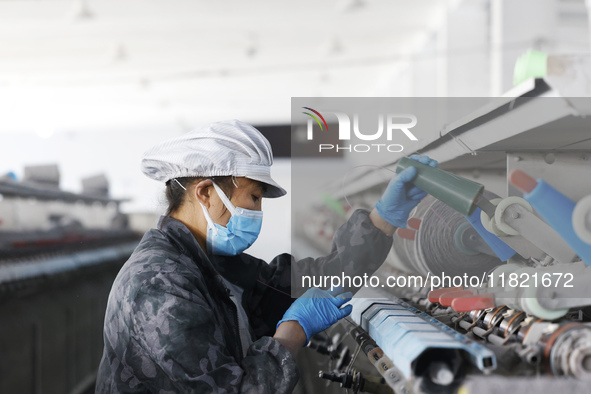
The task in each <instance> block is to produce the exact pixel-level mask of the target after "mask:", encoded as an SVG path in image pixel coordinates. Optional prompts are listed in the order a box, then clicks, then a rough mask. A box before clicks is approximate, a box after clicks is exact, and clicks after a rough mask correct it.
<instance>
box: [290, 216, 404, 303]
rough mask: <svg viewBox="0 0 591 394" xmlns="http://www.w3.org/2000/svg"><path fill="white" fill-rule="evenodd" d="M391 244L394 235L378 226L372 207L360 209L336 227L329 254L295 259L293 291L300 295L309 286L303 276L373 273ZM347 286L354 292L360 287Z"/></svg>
mask: <svg viewBox="0 0 591 394" xmlns="http://www.w3.org/2000/svg"><path fill="white" fill-rule="evenodd" d="M391 248H392V236H388V235H386V234H384V233H383V232H382V231H381V230H380V229H378V228H377V227H376V226H374V224H373V223H372V221H371V219H370V218H369V211H367V210H363V209H358V210H356V211H355V212H354V213H353V215H352V216H351V217H350V218H349V220H348V221H347V222H345V223H344V224H343V225H342V226H341V227H339V228H338V230H337V231H336V233H335V236H334V238H333V240H332V249H331V252H330V253H329V254H328V255H327V256H324V257H319V258H316V259H313V258H305V259H302V260H298V261H292V264H291V288H292V295H294V296H299V295H301V294H302V293H303V292H304V291H306V290H307V288H309V286H306V287H304V286H302V277H303V276H309V277H311V278H312V279H314V277H315V278H316V280H317V283H318V282H319V279H320V277H321V276H338V277H339V278H342V277H343V275H346V276H349V277H353V276H363V275H364V274H367V275H371V274H373V273H374V272H375V271H376V270H377V269H378V268H379V267H380V266H381V265H382V263H383V262H384V261H385V260H386V257H387V256H388V252H389V251H390V249H391ZM306 284H307V283H306ZM343 287H345V288H346V289H347V290H349V291H352V292H355V291H357V290H358V289H359V287H356V286H353V285H351V286H348V285H344V286H343Z"/></svg>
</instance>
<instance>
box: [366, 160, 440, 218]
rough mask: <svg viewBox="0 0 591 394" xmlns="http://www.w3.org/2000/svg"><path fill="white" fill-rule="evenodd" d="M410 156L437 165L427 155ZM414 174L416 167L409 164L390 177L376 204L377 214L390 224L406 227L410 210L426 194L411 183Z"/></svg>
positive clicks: (432, 165)
mask: <svg viewBox="0 0 591 394" xmlns="http://www.w3.org/2000/svg"><path fill="white" fill-rule="evenodd" d="M410 158H411V159H413V160H415V161H418V162H419V163H422V164H426V165H429V166H431V167H437V165H438V164H439V163H437V161H436V160H433V159H431V158H429V157H428V156H421V155H412V156H411V157H410ZM416 175H417V169H416V168H415V167H412V166H410V167H408V168H406V169H405V170H404V171H402V172H401V173H400V174H398V175H397V176H395V177H394V178H392V180H391V181H390V183H389V184H388V187H387V188H386V191H384V194H383V195H382V198H381V199H380V201H378V203H377V204H376V211H378V215H380V217H381V218H382V219H384V220H385V221H387V222H388V223H390V224H391V225H392V226H395V227H403V228H404V227H406V221H407V220H408V216H409V215H410V212H411V211H412V210H413V208H414V207H416V206H417V205H418V203H419V202H420V201H421V200H422V199H423V198H424V197H425V196H426V195H427V193H425V192H424V191H423V190H421V189H420V188H419V187H417V186H414V185H413V184H412V180H413V179H414V178H415V177H416Z"/></svg>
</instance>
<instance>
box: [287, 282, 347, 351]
mask: <svg viewBox="0 0 591 394" xmlns="http://www.w3.org/2000/svg"><path fill="white" fill-rule="evenodd" d="M339 292H342V289H341V290H340V291H337V292H336V293H339ZM333 293H335V292H333ZM352 296H353V294H351V293H350V292H346V293H342V294H339V295H337V296H333V295H332V294H331V292H330V291H327V290H320V289H318V288H316V287H313V288H311V289H309V290H308V291H306V292H305V293H304V294H302V296H301V297H300V298H298V299H297V300H295V301H294V302H293V304H291V306H290V307H289V309H288V310H287V311H286V312H285V314H284V315H283V318H282V319H281V320H280V321H279V323H277V327H279V325H280V324H281V323H283V322H286V321H290V320H295V321H297V322H298V323H300V326H302V328H303V330H304V332H305V333H306V344H308V342H309V341H310V338H311V337H312V336H313V335H315V334H318V333H319V332H321V331H324V330H326V329H327V328H328V327H330V326H332V325H333V324H335V323H336V322H337V321H338V320H339V319H342V318H343V317H345V316H348V315H349V314H350V313H351V311H352V310H353V306H351V305H347V306H345V307H344V308H343V309H340V307H341V306H343V304H345V303H346V302H347V301H349V300H350V299H351V297H352Z"/></svg>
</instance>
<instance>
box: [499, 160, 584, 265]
mask: <svg viewBox="0 0 591 394" xmlns="http://www.w3.org/2000/svg"><path fill="white" fill-rule="evenodd" d="M532 179H533V178H531V177H530V176H529V175H527V174H526V173H524V172H523V171H521V170H515V171H514V172H513V173H512V174H511V176H510V181H511V183H513V185H514V186H515V187H517V188H519V189H521V190H523V191H525V192H526V193H525V194H524V195H523V198H525V199H526V200H527V202H529V203H530V204H531V205H532V206H533V207H534V209H535V210H536V211H537V212H538V213H539V214H540V216H542V218H543V219H544V220H545V221H546V223H548V224H549V225H550V226H552V227H553V228H554V230H556V232H557V233H558V234H560V236H561V237H562V238H563V239H564V240H565V241H566V242H567V243H568V244H569V245H570V247H571V248H573V250H574V251H575V253H577V254H578V255H579V257H580V258H581V259H582V260H583V261H584V262H585V263H587V265H591V245H590V244H588V243H586V242H583V241H582V240H581V238H579V236H578V235H577V234H576V233H575V230H574V228H573V222H572V217H573V211H574V209H575V202H574V201H573V200H571V199H570V198H568V197H566V196H565V195H564V194H562V193H560V192H559V191H558V190H556V189H554V188H553V187H552V186H550V185H549V184H548V183H546V182H544V180H543V179H537V180H536V182H537V184H536V185H535V187H534V188H533V189H532V188H531V186H532V185H533V182H532Z"/></svg>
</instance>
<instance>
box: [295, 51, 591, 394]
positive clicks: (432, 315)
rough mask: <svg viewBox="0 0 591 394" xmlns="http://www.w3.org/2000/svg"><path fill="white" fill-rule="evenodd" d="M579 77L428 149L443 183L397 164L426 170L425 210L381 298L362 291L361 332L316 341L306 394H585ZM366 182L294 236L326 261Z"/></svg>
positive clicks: (584, 130) (561, 79) (375, 184)
mask: <svg viewBox="0 0 591 394" xmlns="http://www.w3.org/2000/svg"><path fill="white" fill-rule="evenodd" d="M528 56H529V55H528ZM563 60H564V58H563ZM571 60H573V59H571ZM546 61H547V59H546V58H544V62H546ZM579 61H581V62H582V63H585V64H587V66H585V70H589V68H588V64H589V63H588V62H589V59H588V58H587V59H586V60H585V59H580V58H579ZM548 64H550V61H549V63H548ZM572 64H573V63H571V68H570V71H568V72H565V71H563V72H558V73H557V74H556V75H554V76H549V75H546V76H545V77H544V78H531V79H528V78H525V79H524V80H523V81H520V82H522V83H520V84H519V85H517V86H516V87H515V89H514V90H512V91H510V92H509V93H508V94H507V95H506V96H504V98H503V99H501V100H500V101H493V100H491V103H490V104H489V105H487V106H485V107H483V108H480V109H479V110H477V111H474V112H473V113H472V114H470V115H469V116H466V117H464V118H462V119H459V120H457V121H456V122H454V123H452V124H449V125H447V126H446V127H445V129H444V130H443V131H441V132H440V133H439V134H438V137H437V138H434V139H432V140H430V141H426V142H425V143H424V144H423V146H422V147H421V148H420V149H418V150H417V152H416V153H420V154H425V155H429V156H430V157H432V158H435V159H437V160H439V161H440V169H433V168H430V167H428V166H425V165H421V164H418V163H416V162H414V161H411V160H409V159H406V158H404V157H403V155H402V154H400V155H399V156H398V157H396V158H395V160H393V162H391V163H388V164H387V165H386V166H385V167H386V168H389V169H390V170H391V171H392V172H399V171H401V170H402V169H404V168H406V167H407V166H409V165H413V166H415V167H417V169H418V175H417V177H416V178H415V180H414V183H415V184H416V185H419V186H420V187H422V188H423V189H424V190H425V191H428V192H429V195H428V196H427V197H426V198H425V199H423V200H422V201H421V203H420V204H419V205H418V207H417V208H416V209H415V210H414V211H413V213H412V214H411V217H410V219H409V220H408V224H407V227H406V228H405V229H398V230H397V232H396V234H395V236H394V244H393V247H392V251H391V252H390V255H389V256H388V258H387V260H386V263H385V264H384V265H383V266H382V267H381V268H380V269H379V270H378V271H377V273H376V274H375V275H376V276H378V277H379V278H380V283H381V284H382V286H378V287H367V288H363V289H361V290H360V291H359V292H358V294H356V296H355V298H354V299H353V300H352V301H351V304H352V305H353V313H352V314H351V316H350V317H348V318H346V319H343V320H342V321H341V322H339V323H338V324H337V325H336V326H334V327H333V328H331V329H330V330H328V331H327V332H326V333H325V334H323V335H319V336H317V337H316V338H314V340H313V341H311V345H310V348H311V349H307V351H306V352H305V353H304V355H303V356H302V358H305V359H306V362H305V363H302V364H303V365H305V367H304V368H306V372H307V373H304V374H303V375H304V376H305V377H307V378H304V382H303V383H302V387H301V390H302V392H320V390H325V391H326V392H335V393H336V392H345V390H348V391H349V392H375V393H386V392H395V393H421V392H426V393H431V392H441V393H456V392H457V393H462V394H467V393H480V394H482V393H498V392H519V393H522V392H523V393H529V392H537V393H554V392H560V391H562V392H566V391H567V390H568V391H570V392H588V385H589V382H590V381H591V308H590V307H591V291H590V290H589V289H590V288H589V286H588V284H589V283H591V268H589V266H591V143H590V141H591V120H590V118H589V115H590V114H591V107H590V106H589V99H585V98H577V97H574V98H573V97H567V96H564V95H563V94H569V93H570V92H572V90H571V87H573V86H576V87H577V89H579V88H581V86H586V89H588V88H589V86H588V84H585V83H584V82H583V81H584V80H585V78H583V79H576V78H577V77H575V75H577V72H579V71H581V68H577V67H572ZM521 66H523V65H520V64H519V63H518V67H517V68H516V74H517V71H518V68H519V67H521ZM567 69H569V68H568V67H567V68H563V70H567ZM577 70H578V71H577ZM582 74H584V75H589V74H588V71H584V72H583V73H582ZM576 81H579V82H580V84H577V83H576ZM412 153H415V152H405V153H404V156H408V155H410V154H412ZM368 167H374V168H369V169H367V170H366V171H364V172H363V171H356V174H357V175H356V176H351V177H350V178H349V179H347V182H346V183H345V182H342V181H341V180H339V181H338V182H335V183H334V184H333V185H332V186H329V187H328V188H327V189H326V190H327V193H329V194H330V197H326V196H325V197H324V204H321V205H317V207H316V210H315V211H314V212H313V213H312V214H310V215H308V216H307V217H305V218H301V220H300V222H299V224H298V225H296V226H295V228H300V229H301V231H300V234H299V236H300V237H301V238H302V239H306V240H307V243H308V245H313V246H314V247H315V248H317V249H318V250H319V252H320V254H322V253H327V252H328V251H329V248H330V245H331V244H330V240H331V238H332V235H333V234H334V232H335V230H336V229H337V228H338V227H339V226H340V225H341V224H342V223H343V222H344V221H345V220H346V218H347V216H348V215H349V214H350V213H352V211H353V210H354V208H366V209H371V208H372V207H373V205H374V204H375V202H376V201H377V200H378V199H379V197H380V195H381V193H382V192H383V190H384V189H385V186H386V181H385V180H384V177H383V171H382V173H380V171H381V170H378V171H376V169H375V167H376V166H368ZM297 218H298V215H295V216H294V220H296V219H297ZM392 277H395V278H397V279H398V281H397V282H396V283H398V286H385V287H384V286H383V284H384V283H388V282H387V278H392ZM445 277H447V278H448V280H447V281H445V279H444V280H443V281H442V279H443V278H445ZM400 283H403V284H402V285H400ZM312 349H313V350H312ZM317 376H318V378H317Z"/></svg>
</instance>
